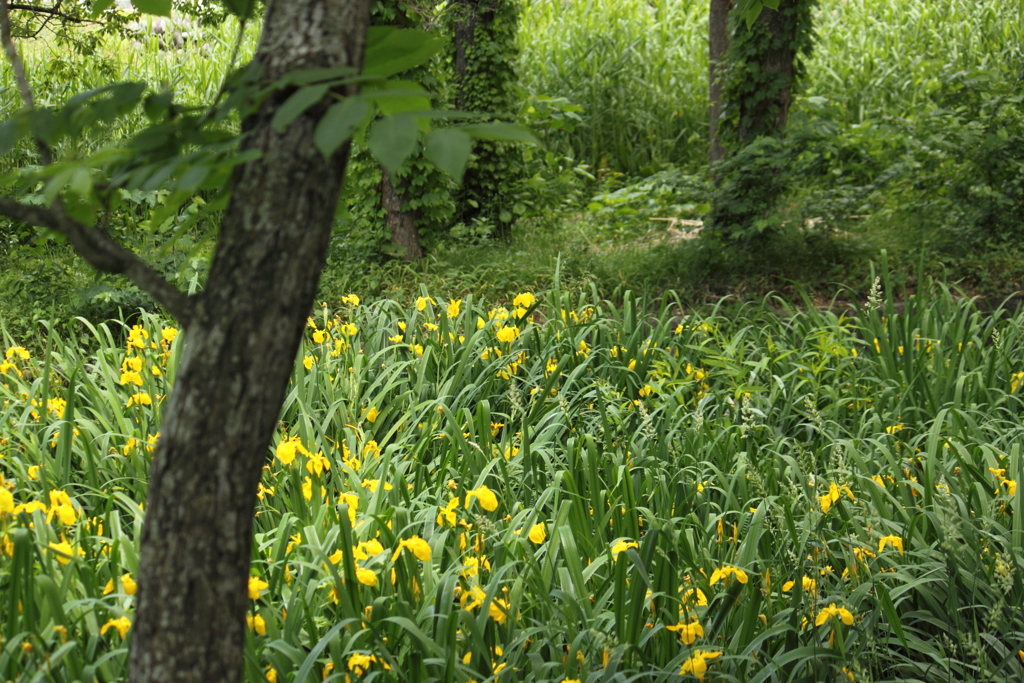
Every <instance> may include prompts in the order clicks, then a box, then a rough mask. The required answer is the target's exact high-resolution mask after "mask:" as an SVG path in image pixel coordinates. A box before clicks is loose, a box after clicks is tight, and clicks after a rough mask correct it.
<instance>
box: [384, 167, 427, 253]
mask: <svg viewBox="0 0 1024 683" xmlns="http://www.w3.org/2000/svg"><path fill="white" fill-rule="evenodd" d="M380 201H381V206H382V207H383V209H384V213H385V218H384V220H385V222H386V223H387V226H388V230H390V231H391V241H392V242H394V243H395V246H397V247H399V248H400V249H404V250H405V251H404V252H403V253H402V258H403V259H404V260H406V261H414V260H416V259H418V258H422V257H423V250H422V249H421V248H420V233H419V231H418V230H417V229H416V215H415V214H414V213H413V212H412V211H403V210H402V203H403V202H404V199H403V197H402V195H401V194H399V192H398V190H397V189H395V186H394V183H392V182H391V174H390V173H388V172H387V169H383V168H382V169H381V180H380Z"/></svg>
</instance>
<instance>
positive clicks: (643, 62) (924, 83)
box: [520, 0, 1024, 175]
mask: <svg viewBox="0 0 1024 683" xmlns="http://www.w3.org/2000/svg"><path fill="white" fill-rule="evenodd" d="M522 21H523V30H522V31H521V32H520V41H521V49H522V57H521V60H520V74H521V77H522V81H523V85H524V87H525V89H526V90H527V92H528V93H530V94H545V95H550V96H555V97H566V98H568V99H569V100H570V101H572V102H573V103H574V104H577V105H579V106H581V107H583V113H582V117H583V125H580V126H579V127H577V129H576V130H575V132H573V133H572V134H570V135H569V139H570V141H571V146H572V149H573V151H574V153H575V154H576V155H577V158H578V159H579V160H581V161H584V162H586V163H588V164H591V165H593V166H595V167H600V166H602V165H604V166H607V167H609V168H611V169H613V170H617V171H622V172H625V173H628V174H631V175H637V174H641V175H649V174H650V172H651V169H652V168H653V170H658V168H657V166H658V164H664V163H674V164H678V165H682V166H684V167H686V166H689V167H690V168H692V167H693V165H700V164H703V162H704V159H705V156H706V151H707V143H706V140H705V138H706V135H707V115H708V109H707V66H708V55H707V3H706V2H694V1H691V0H656V1H655V2H642V1H641V0H625V1H619V0H616V1H613V0H579V1H577V2H561V1H560V0H530V1H529V2H527V3H525V4H524V10H523V15H522ZM815 27H816V31H817V34H818V39H817V42H816V44H815V47H814V52H813V55H812V56H811V57H810V58H809V59H808V62H807V78H806V81H805V83H804V84H803V85H802V87H803V89H804V93H805V94H806V95H807V96H820V97H825V98H827V99H828V100H830V101H831V102H833V103H835V104H836V105H838V106H839V118H840V119H841V120H842V121H843V122H844V123H860V122H861V121H864V120H865V119H868V118H872V117H879V116H884V115H888V116H907V115H911V114H915V113H918V112H920V111H921V109H922V108H923V107H925V108H926V107H927V105H929V103H933V102H935V101H936V100H937V98H940V97H942V96H943V95H944V85H945V84H946V83H947V82H948V81H949V80H950V79H951V78H952V77H953V76H954V75H956V74H961V75H962V74H964V73H965V72H971V71H974V70H979V69H982V70H989V71H993V72H999V73H1002V74H1008V73H1009V74H1019V73H1020V72H1021V69H1022V60H1021V51H1020V47H1019V46H1020V45H1021V43H1022V39H1024V35H1022V30H1021V23H1020V8H1019V7H1018V6H1017V4H1016V3H1009V2H997V1H995V0H986V1H985V2H980V3H979V2H970V1H969V0H899V1H897V0H870V1H868V2H824V3H821V5H820V6H819V9H818V11H817V14H816V16H815ZM830 115H831V116H836V114H835V112H830Z"/></svg>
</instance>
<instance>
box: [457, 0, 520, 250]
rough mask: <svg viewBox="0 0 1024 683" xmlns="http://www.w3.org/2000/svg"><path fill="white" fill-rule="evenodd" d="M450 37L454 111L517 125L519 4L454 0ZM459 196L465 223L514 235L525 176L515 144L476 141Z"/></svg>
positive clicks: (501, 0)
mask: <svg viewBox="0 0 1024 683" xmlns="http://www.w3.org/2000/svg"><path fill="white" fill-rule="evenodd" d="M445 21H446V23H447V26H448V32H449V35H450V38H451V41H450V43H449V59H450V62H451V68H452V71H453V76H454V85H453V89H454V98H453V99H454V101H455V109H457V110H460V111H469V112H478V113H486V114H488V115H489V116H491V117H493V119H492V120H499V121H502V120H503V121H512V120H513V119H514V110H515V104H516V102H515V92H516V91H515V88H516V72H515V62H516V59H517V58H518V56H519V50H518V47H517V42H516V41H517V35H518V31H519V3H518V1H517V0H454V1H453V2H452V3H451V5H450V7H449V8H448V10H447V11H446V14H445ZM473 153H474V156H473V158H472V159H471V160H470V162H469V165H468V167H467V168H466V174H465V176H464V178H463V182H462V187H461V189H460V190H459V193H458V198H457V210H456V212H457V215H456V217H457V218H459V219H461V221H462V222H463V223H466V224H469V223H471V222H473V221H474V220H476V219H482V220H485V221H487V222H489V223H490V224H491V225H492V226H493V227H494V228H495V230H496V232H497V234H498V235H499V236H502V237H506V238H507V237H508V236H509V235H510V234H511V227H512V221H513V220H514V217H515V216H514V210H513V207H514V206H515V202H514V199H513V196H512V188H513V187H514V186H515V184H516V181H517V180H518V179H519V178H520V177H521V175H522V173H523V170H522V167H523V161H522V155H521V154H520V153H519V151H518V149H517V148H516V146H515V145H512V144H509V143H503V142H477V143H476V145H475V146H474V149H473Z"/></svg>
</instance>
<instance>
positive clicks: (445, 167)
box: [424, 128, 473, 183]
mask: <svg viewBox="0 0 1024 683" xmlns="http://www.w3.org/2000/svg"><path fill="white" fill-rule="evenodd" d="M472 151H473V140H472V138H470V137H469V135H467V134H466V133H465V132H463V131H461V130H458V129H457V128H439V129H437V130H434V131H431V133H430V134H429V135H427V140H426V144H425V145H424V152H425V153H426V155H427V158H428V159H430V160H431V161H432V162H433V163H434V165H435V166H437V167H438V168H439V169H441V170H442V171H444V172H445V173H447V174H448V175H450V176H451V177H453V178H455V181H456V182H460V183H461V182H462V174H463V173H465V172H466V164H468V163H469V155H470V153H471V152H472Z"/></svg>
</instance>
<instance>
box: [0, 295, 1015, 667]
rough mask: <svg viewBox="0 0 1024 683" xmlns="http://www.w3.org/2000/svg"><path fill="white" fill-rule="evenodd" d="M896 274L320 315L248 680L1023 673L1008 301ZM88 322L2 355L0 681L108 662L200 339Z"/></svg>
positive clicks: (269, 508) (269, 529)
mask: <svg viewBox="0 0 1024 683" xmlns="http://www.w3.org/2000/svg"><path fill="white" fill-rule="evenodd" d="M893 293H894V292H893V285H892V284H891V283H888V282H887V283H886V284H885V285H881V284H876V288H875V289H874V290H873V291H872V292H871V296H870V298H869V299H868V300H867V301H866V302H862V304H861V305H860V306H858V307H857V308H856V309H854V310H850V311H848V312H846V313H840V312H817V311H815V310H814V309H813V308H811V309H808V310H807V311H800V310H797V309H794V308H792V307H790V306H788V305H787V304H784V303H782V302H779V301H769V300H765V301H763V302H761V303H751V304H748V305H747V306H745V307H744V308H743V309H742V310H741V311H740V312H738V313H734V314H732V315H728V316H726V315H723V314H722V313H720V312H719V311H716V310H713V309H712V310H708V311H705V312H703V313H699V314H687V315H680V314H679V313H678V310H679V309H678V307H677V305H675V304H673V303H672V302H671V301H670V300H669V301H667V302H666V304H665V305H664V306H663V307H662V308H660V309H654V310H651V309H645V308H644V307H643V306H642V304H641V303H639V302H638V301H637V300H636V299H635V298H634V297H632V296H631V295H626V297H625V299H624V304H623V305H622V306H621V307H616V306H615V305H613V304H611V303H609V302H607V301H601V300H600V299H598V298H597V297H596V295H595V294H594V293H590V294H582V295H579V296H571V295H569V294H568V293H565V292H561V291H559V289H557V288H556V289H554V290H550V291H548V292H545V293H543V294H538V295H534V294H531V293H519V294H518V295H516V296H515V297H514V298H512V300H511V301H509V302H508V303H507V304H506V305H505V306H496V307H490V306H487V305H484V304H482V303H480V302H478V301H477V300H474V299H471V298H467V299H466V300H461V301H460V300H453V301H444V300H439V299H436V298H433V297H431V296H430V295H429V293H428V292H427V291H424V292H422V294H421V296H420V297H418V298H417V299H416V301H415V303H414V304H413V305H412V306H410V307H408V308H406V307H403V306H401V305H399V304H398V303H396V302H393V301H387V300H383V301H378V302H367V303H364V302H361V301H360V299H359V297H358V296H354V295H352V296H347V297H345V299H344V302H343V303H342V305H341V306H339V307H337V308H331V307H328V306H327V305H326V304H324V306H323V307H322V308H318V309H317V310H316V311H315V312H314V314H313V315H312V316H311V317H310V319H309V322H308V329H307V332H306V334H305V340H304V342H303V348H302V351H301V352H300V358H299V359H298V361H297V362H296V364H295V368H294V371H293V374H292V381H291V385H290V390H289V393H288V397H287V399H286V402H285V406H284V410H283V412H282V415H281V422H280V427H279V430H278V434H277V435H276V436H275V438H274V446H273V448H272V452H271V454H270V455H269V457H268V463H267V466H266V467H265V468H264V474H263V479H262V482H261V483H260V485H259V494H258V495H259V498H260V502H259V505H258V508H257V513H256V528H257V533H256V541H255V544H254V547H253V565H252V578H251V579H250V582H249V591H250V595H249V597H250V598H251V609H250V611H249V616H248V620H249V629H250V634H249V637H248V639H247V641H246V665H245V666H246V678H247V680H249V681H254V682H255V681H262V680H271V681H275V680H277V681H307V680H321V679H324V680H341V679H343V678H344V679H346V680H357V679H359V680H370V679H371V678H375V677H383V678H382V679H383V680H399V681H412V680H441V679H445V678H447V679H448V680H455V681H463V682H465V681H469V680H484V679H488V678H492V677H493V679H494V680H498V679H504V678H508V679H509V680H520V679H526V680H538V681H563V680H581V681H586V680H635V679H643V680H676V679H677V678H678V675H679V674H680V673H682V674H683V675H687V676H691V675H692V676H696V677H697V678H699V679H701V680H704V679H705V678H709V679H710V680H735V681H768V680H819V681H820V680H836V681H838V680H858V681H860V680H875V681H896V680H900V681H903V680H926V681H937V680H946V679H947V678H956V679H958V680H964V681H1013V680H1019V678H1020V676H1021V675H1022V673H1024V662H1022V660H1021V658H1020V657H1018V650H1019V649H1021V644H1022V643H1024V615H1022V613H1021V610H1020V607H1019V606H1020V604H1021V599H1022V597H1024V595H1022V592H1024V588H1022V583H1021V566H1022V564H1021V563H1022V561H1024V545H1022V544H1024V541H1022V538H1024V537H1022V529H1021V522H1020V518H1019V515H1016V514H1014V511H1015V510H1016V509H1018V507H1019V506H1020V504H1021V498H1020V497H1021V495H1024V493H1020V492H1018V488H1017V482H1019V481H1021V478H1022V476H1024V461H1022V459H1021V452H1020V444H1021V439H1022V434H1024V424H1022V421H1021V415H1022V400H1021V392H1022V391H1024V365H1022V364H1021V361H1020V358H1021V356H1020V348H1021V343H1022V334H1024V318H1022V316H1021V315H1020V314H1019V313H1018V314H1015V315H1008V314H1005V313H1000V314H996V315H994V316H989V315H982V314H981V313H979V312H978V311H977V310H975V309H974V308H973V307H972V305H971V303H970V302H968V301H967V300H965V299H960V298H957V297H956V296H955V295H954V294H955V293H953V292H950V291H949V290H947V289H944V288H942V287H939V286H931V287H929V288H928V289H926V290H924V291H922V292H920V293H918V294H912V295H909V296H908V297H907V298H906V299H905V300H904V302H903V303H904V305H903V306H902V307H901V309H902V310H900V308H898V307H897V305H896V302H895V301H894V297H893ZM779 305H781V306H783V312H782V313H781V314H780V313H778V312H776V306H779ZM80 329H81V330H82V331H83V335H84V337H87V338H63V337H60V336H58V335H57V334H56V333H55V332H51V334H50V335H49V336H48V337H47V338H46V339H45V340H39V341H38V343H37V344H36V345H37V346H38V345H44V346H45V352H44V355H37V354H34V353H30V352H29V351H27V349H26V348H24V347H21V346H11V347H10V348H8V350H7V353H6V360H5V361H4V364H3V366H2V369H3V373H4V374H3V377H2V379H3V383H2V384H0V391H2V392H3V395H4V403H3V420H2V421H0V430H2V431H0V439H2V441H0V443H2V444H3V446H2V455H3V460H2V463H3V465H2V466H3V471H4V476H5V479H4V482H3V483H4V486H3V487H2V488H0V525H2V526H3V538H4V539H5V540H4V542H5V544H6V554H5V555H4V557H5V558H6V559H5V560H3V562H4V567H5V574H6V581H7V583H6V586H7V589H6V591H5V593H6V597H5V599H4V601H3V605H2V607H0V613H2V614H3V615H4V634H5V643H4V649H3V653H2V655H0V672H2V674H3V675H4V676H6V677H7V678H8V679H11V680H15V679H17V680H30V679H33V678H35V677H37V676H44V677H45V678H46V679H47V680H56V681H74V680H92V679H99V680H108V681H110V680H121V679H122V677H123V676H124V672H125V660H126V649H125V643H126V640H127V639H128V638H130V636H129V635H128V633H129V631H128V629H129V627H130V624H131V620H132V608H133V605H134V600H135V598H134V597H133V596H134V593H135V590H136V584H135V578H134V577H135V576H136V569H137V561H138V560H137V554H138V547H137V543H138V538H139V532H140V528H141V524H142V522H143V519H144V516H145V507H144V504H143V501H145V499H146V495H147V487H148V474H149V470H150V455H151V451H152V449H153V448H154V444H155V443H156V442H157V441H158V440H159V438H160V433H159V430H160V422H161V405H162V403H163V401H164V398H165V396H166V395H167V394H168V393H169V391H170V389H171V386H172V385H173V383H174V379H175V372H176V369H177V366H178V362H179V359H180V354H181V350H182V345H183V344H184V343H187V340H186V339H185V338H184V336H183V334H181V333H179V332H178V331H177V330H176V329H175V328H173V327H172V326H170V325H169V324H168V323H166V322H163V321H161V320H159V319H158V318H155V317H153V316H150V315H144V316H142V317H141V318H139V319H137V320H135V321H133V323H132V324H124V325H119V324H118V325H109V324H100V325H98V326H93V325H91V324H86V323H83V325H82V326H81V328H80ZM7 344H11V340H8V341H7ZM87 349H95V350H94V351H93V350H87ZM1022 490H1024V489H1022Z"/></svg>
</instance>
